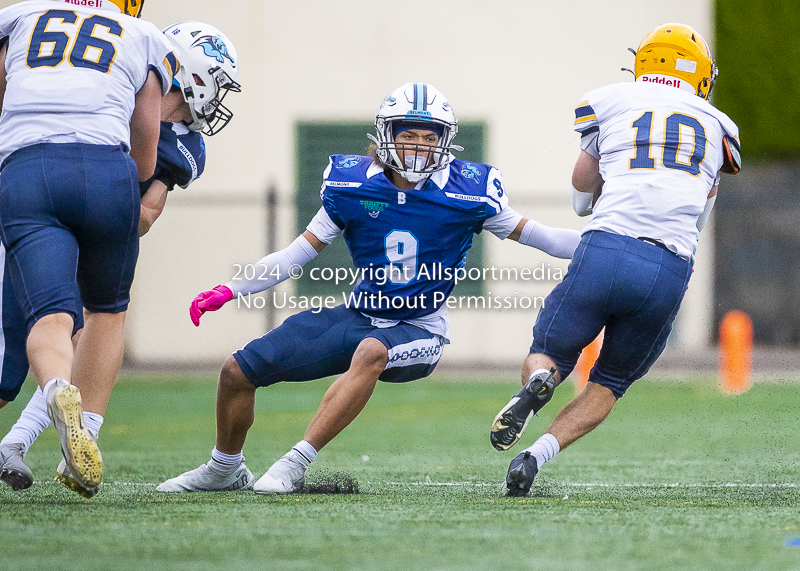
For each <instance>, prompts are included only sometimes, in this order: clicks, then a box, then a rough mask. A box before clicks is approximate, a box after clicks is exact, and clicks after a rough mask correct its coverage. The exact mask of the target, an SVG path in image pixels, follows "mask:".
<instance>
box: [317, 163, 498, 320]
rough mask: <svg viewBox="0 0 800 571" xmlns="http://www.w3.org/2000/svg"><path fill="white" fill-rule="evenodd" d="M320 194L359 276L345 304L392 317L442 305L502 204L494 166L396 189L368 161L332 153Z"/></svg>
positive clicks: (463, 166)
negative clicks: (475, 239) (474, 244)
mask: <svg viewBox="0 0 800 571" xmlns="http://www.w3.org/2000/svg"><path fill="white" fill-rule="evenodd" d="M418 186H420V185H418ZM321 196H322V204H323V207H324V209H325V212H326V213H327V215H328V216H329V217H330V219H331V220H332V221H333V222H334V224H336V226H337V227H338V228H339V229H340V230H342V231H343V235H344V239H345V241H346V242H347V247H348V248H349V250H350V255H351V256H352V258H353V264H354V265H355V267H356V268H357V269H358V270H360V271H361V281H360V282H359V283H357V285H356V286H355V288H354V289H353V292H352V294H351V296H350V302H351V303H350V304H349V305H350V306H351V307H355V308H357V309H359V310H360V311H362V312H363V313H365V314H367V315H370V316H373V317H380V318H385V319H392V320H397V319H414V318H418V317H423V316H425V315H429V314H431V313H433V312H434V311H436V310H437V309H438V308H439V307H441V305H442V304H443V302H444V300H446V299H447V297H448V296H449V295H450V292H452V290H453V287H454V285H455V281H454V278H455V272H456V270H458V269H459V268H463V267H464V264H465V257H466V254H467V251H468V250H469V248H470V246H472V237H473V235H474V234H477V233H479V232H481V230H482V229H483V225H484V222H485V221H486V220H487V219H489V218H492V217H494V216H496V215H498V214H499V213H500V212H501V211H502V210H503V209H504V208H506V206H507V205H508V197H507V196H506V193H505V191H504V190H503V185H502V179H501V178H500V173H499V172H498V171H497V170H496V169H494V168H493V167H491V166H489V165H485V164H480V163H470V162H466V161H461V160H454V161H453V162H452V163H451V164H450V165H449V166H448V167H447V168H445V169H444V170H441V171H437V172H435V173H434V174H433V175H431V177H430V178H429V179H428V180H426V181H425V182H424V183H422V184H421V188H415V189H411V190H399V189H398V188H397V187H396V186H394V184H392V183H391V182H390V181H389V179H388V178H387V177H386V174H385V173H384V170H383V167H382V166H381V165H379V164H378V163H377V162H373V159H372V158H371V157H366V156H357V155H333V156H331V158H330V164H329V166H328V168H327V169H326V171H325V175H324V182H323V187H322V191H321ZM506 235H507V233H506ZM503 237H505V236H503ZM320 238H321V239H323V238H322V237H320Z"/></svg>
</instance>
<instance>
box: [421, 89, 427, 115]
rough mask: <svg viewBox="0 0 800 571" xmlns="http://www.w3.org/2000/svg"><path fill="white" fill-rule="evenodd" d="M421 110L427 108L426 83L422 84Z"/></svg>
mask: <svg viewBox="0 0 800 571" xmlns="http://www.w3.org/2000/svg"><path fill="white" fill-rule="evenodd" d="M422 110H423V111H427V110H428V84H427V83H423V84H422Z"/></svg>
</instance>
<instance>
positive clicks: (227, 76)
mask: <svg viewBox="0 0 800 571" xmlns="http://www.w3.org/2000/svg"><path fill="white" fill-rule="evenodd" d="M162 31H163V32H164V35H165V36H167V37H168V38H169V39H170V41H171V42H172V43H173V44H174V45H175V48H176V49H175V52H176V55H177V56H178V60H179V61H180V68H179V69H178V72H177V73H176V74H175V79H174V80H173V83H175V84H176V85H178V86H179V87H180V88H181V91H182V92H183V98H184V99H185V100H186V102H187V103H188V104H189V107H190V108H191V109H192V119H193V121H192V124H191V125H189V128H190V129H191V130H193V131H198V132H201V133H203V134H204V135H214V134H216V133H219V132H220V131H221V130H222V129H223V127H225V125H227V124H228V122H229V121H230V120H231V118H232V117H233V113H232V112H231V111H230V110H229V109H228V108H227V107H225V106H224V105H223V104H222V100H223V99H224V98H225V95H227V94H228V92H229V91H234V92H239V91H241V87H240V86H239V83H238V79H239V60H238V57H237V55H236V48H234V47H233V42H231V41H230V40H229V39H228V36H226V35H225V34H223V33H222V32H220V31H219V30H218V29H217V28H215V27H214V26H211V25H209V24H204V23H202V22H196V21H194V20H187V21H185V22H178V23H176V24H172V25H170V26H167V27H166V28H164V30H162Z"/></svg>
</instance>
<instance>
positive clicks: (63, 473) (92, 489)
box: [55, 458, 98, 499]
mask: <svg viewBox="0 0 800 571" xmlns="http://www.w3.org/2000/svg"><path fill="white" fill-rule="evenodd" d="M55 481H56V482H61V483H62V484H63V485H64V487H65V488H67V489H68V490H72V491H73V492H75V493H76V494H80V495H81V496H83V497H84V498H87V499H91V498H93V497H94V495H95V494H96V493H97V489H98V487H97V486H86V485H84V484H81V483H80V482H79V481H78V480H77V479H76V478H75V476H73V475H72V470H71V469H70V467H69V464H67V462H66V460H64V459H63V458H62V459H61V462H59V464H58V468H56V477H55Z"/></svg>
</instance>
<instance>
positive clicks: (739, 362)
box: [719, 311, 753, 393]
mask: <svg viewBox="0 0 800 571" xmlns="http://www.w3.org/2000/svg"><path fill="white" fill-rule="evenodd" d="M752 355H753V322H752V321H751V320H750V317H749V316H748V315H747V314H746V313H744V312H743V311H729V312H728V313H726V314H725V317H723V318H722V322H721V323H720V324H719V373H720V381H719V384H720V387H721V388H722V390H723V391H725V392H726V393H743V392H746V391H748V390H750V386H751V385H752V382H751V379H750V371H751V367H752Z"/></svg>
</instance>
